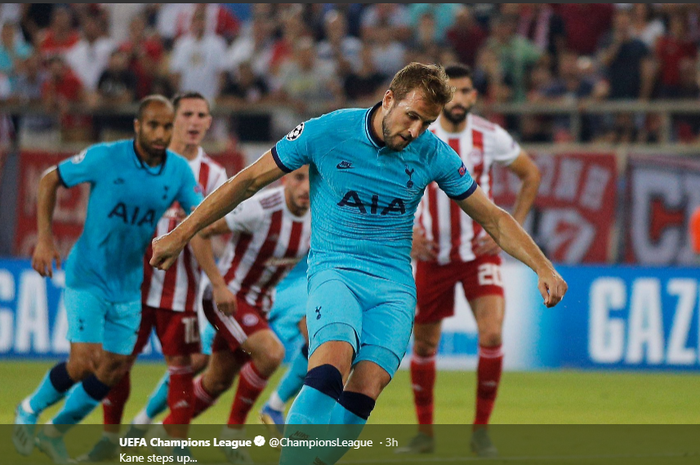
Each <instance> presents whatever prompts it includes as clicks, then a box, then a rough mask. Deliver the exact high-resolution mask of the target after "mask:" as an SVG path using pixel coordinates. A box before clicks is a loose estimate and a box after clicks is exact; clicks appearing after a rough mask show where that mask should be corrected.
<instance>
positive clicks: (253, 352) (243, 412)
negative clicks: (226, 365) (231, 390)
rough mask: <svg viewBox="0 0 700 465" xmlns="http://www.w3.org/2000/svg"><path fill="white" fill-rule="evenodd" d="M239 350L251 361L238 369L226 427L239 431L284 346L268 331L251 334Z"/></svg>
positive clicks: (278, 363) (279, 358)
mask: <svg viewBox="0 0 700 465" xmlns="http://www.w3.org/2000/svg"><path fill="white" fill-rule="evenodd" d="M240 310H241V309H240V307H239V311H240ZM245 318H246V317H245V316H243V319H244V320H245ZM263 321H264V320H263ZM241 347H242V348H243V349H244V350H245V351H246V352H249V353H250V358H251V360H250V362H249V363H247V364H246V365H245V366H244V367H243V368H242V369H241V373H240V377H239V380H238V388H237V389H236V393H235V395H234V398H233V404H232V405H231V413H230V415H229V419H228V423H227V424H228V427H229V428H234V429H240V428H242V426H243V425H244V424H245V421H246V418H247V417H248V413H250V409H251V408H253V405H254V404H255V402H256V401H257V399H258V397H260V394H261V393H262V391H263V390H264V389H265V387H266V386H267V381H268V380H269V379H270V376H272V374H273V373H274V372H275V371H276V370H277V368H279V366H280V364H281V363H282V360H283V359H284V346H283V345H282V343H281V342H280V340H279V339H278V338H277V336H276V335H275V333H274V332H272V330H271V329H261V330H259V331H255V332H253V333H252V334H251V335H249V336H248V339H246V341H245V342H244V343H243V344H242V345H241Z"/></svg>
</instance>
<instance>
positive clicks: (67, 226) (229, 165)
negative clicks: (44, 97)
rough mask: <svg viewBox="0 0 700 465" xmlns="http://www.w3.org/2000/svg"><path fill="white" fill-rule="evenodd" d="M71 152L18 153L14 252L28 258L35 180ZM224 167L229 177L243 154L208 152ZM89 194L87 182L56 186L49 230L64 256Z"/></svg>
mask: <svg viewBox="0 0 700 465" xmlns="http://www.w3.org/2000/svg"><path fill="white" fill-rule="evenodd" d="M72 155H74V154H73V153H52V152H22V153H21V154H20V182H19V185H18V188H19V192H18V195H17V222H16V232H15V255H16V256H20V257H28V256H30V255H31V253H32V251H33V250H34V246H35V245H36V228H37V225H36V207H37V194H38V186H39V180H40V179H41V175H42V174H43V172H44V171H45V170H46V169H47V168H50V167H51V166H53V165H55V164H57V163H58V162H60V161H62V160H64V159H66V158H68V157H70V156H72ZM209 155H210V156H212V158H214V160H216V161H217V162H218V163H220V164H221V165H222V166H224V167H225V168H226V172H227V173H228V174H229V176H232V175H233V174H235V173H237V172H238V171H240V170H241V169H243V166H244V165H243V164H244V156H243V155H242V154H241V153H238V152H231V153H218V154H209ZM89 194H90V186H89V185H88V184H80V185H78V186H75V187H73V188H71V189H63V188H61V189H59V190H58V193H57V198H56V208H55V209H54V215H53V223H52V225H53V233H54V240H55V243H56V247H57V248H58V250H59V253H60V254H61V257H63V258H65V257H66V256H67V255H68V252H69V251H70V248H71V247H72V246H73V244H74V243H75V241H76V240H77V239H78V237H79V236H80V233H81V232H82V231H83V223H84V222H85V214H86V209H87V203H88V196H89Z"/></svg>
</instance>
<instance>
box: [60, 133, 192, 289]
mask: <svg viewBox="0 0 700 465" xmlns="http://www.w3.org/2000/svg"><path fill="white" fill-rule="evenodd" d="M134 143H135V142H134V141H133V140H123V141H118V142H112V143H105V144H97V145H93V146H91V147H89V148H88V149H86V150H84V151H83V152H81V153H80V154H78V155H76V156H74V157H72V158H70V159H67V160H65V161H63V162H61V163H60V164H59V165H58V174H59V176H60V178H61V182H62V183H63V185H64V186H66V187H72V186H75V185H76V184H80V183H82V182H89V183H90V200H89V201H88V207H87V217H86V219H85V226H84V228H83V232H82V234H81V235H80V238H79V239H78V241H77V242H76V243H75V245H74V246H73V248H72V250H71V252H70V254H69V255H68V259H67V261H66V286H67V287H71V288H74V289H83V290H88V291H90V292H92V293H94V294H95V295H97V296H98V297H101V298H102V299H104V300H106V301H108V302H127V301H134V300H139V299H140V292H141V291H140V287H141V282H142V281H143V256H144V254H145V252H146V249H147V247H148V245H149V243H150V241H151V239H152V238H153V234H154V232H155V229H156V224H157V223H158V220H159V219H160V217H161V216H163V213H165V211H166V210H167V209H168V207H170V205H171V204H172V203H173V201H178V202H179V203H180V205H181V206H182V207H183V208H184V210H185V211H186V212H189V211H190V210H191V208H192V207H194V206H196V205H198V204H199V202H201V201H202V195H201V193H200V192H198V191H197V187H196V186H197V182H196V181H195V179H194V175H193V174H192V169H191V168H190V167H189V165H188V164H187V161H186V160H185V159H184V158H182V157H181V156H179V155H177V154H175V153H173V152H170V151H167V154H166V157H165V160H164V162H163V163H162V164H160V165H158V166H155V167H149V166H148V165H146V164H145V163H144V162H143V161H142V160H141V159H140V158H139V157H138V156H137V154H136V152H135V148H134Z"/></svg>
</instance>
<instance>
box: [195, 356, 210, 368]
mask: <svg viewBox="0 0 700 465" xmlns="http://www.w3.org/2000/svg"><path fill="white" fill-rule="evenodd" d="M207 363H209V356H208V355H205V354H194V355H192V372H193V373H199V372H200V371H202V370H204V368H205V367H206V366H207Z"/></svg>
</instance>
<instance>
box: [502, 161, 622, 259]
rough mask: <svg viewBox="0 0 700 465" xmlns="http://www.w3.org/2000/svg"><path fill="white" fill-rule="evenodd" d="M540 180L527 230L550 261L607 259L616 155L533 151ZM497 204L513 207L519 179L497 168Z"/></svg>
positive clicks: (615, 193)
mask: <svg viewBox="0 0 700 465" xmlns="http://www.w3.org/2000/svg"><path fill="white" fill-rule="evenodd" d="M532 158H533V160H534V161H535V163H536V164H537V166H538V167H539V169H540V173H541V175H542V182H541V184H540V189H539V191H538V194H537V198H536V199H535V205H534V207H533V211H532V212H531V213H530V215H529V218H528V220H527V221H526V224H525V228H526V229H527V230H528V232H529V233H530V234H531V235H532V236H533V238H534V239H535V241H536V242H537V243H538V244H539V245H540V247H542V248H543V250H544V251H545V253H546V254H547V256H548V257H549V258H550V260H552V261H554V262H559V263H605V262H608V261H609V258H610V254H611V242H612V232H613V225H614V222H615V211H616V205H617V186H616V183H617V165H616V160H615V156H614V155H613V154H592V153H585V154H584V153H576V154H560V155H556V156H555V155H539V154H532ZM493 175H494V179H493V194H494V201H495V202H496V204H498V205H500V206H502V207H504V208H506V209H509V210H511V211H512V206H513V204H514V203H515V195H516V194H517V192H518V189H519V188H520V180H519V179H518V178H517V177H516V176H515V174H513V173H512V172H511V171H509V170H508V169H507V168H503V167H498V166H496V167H495V168H494V173H493Z"/></svg>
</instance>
